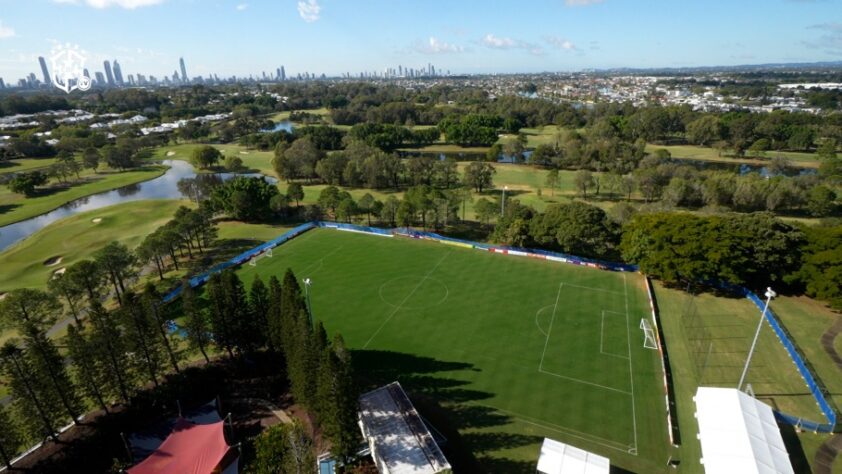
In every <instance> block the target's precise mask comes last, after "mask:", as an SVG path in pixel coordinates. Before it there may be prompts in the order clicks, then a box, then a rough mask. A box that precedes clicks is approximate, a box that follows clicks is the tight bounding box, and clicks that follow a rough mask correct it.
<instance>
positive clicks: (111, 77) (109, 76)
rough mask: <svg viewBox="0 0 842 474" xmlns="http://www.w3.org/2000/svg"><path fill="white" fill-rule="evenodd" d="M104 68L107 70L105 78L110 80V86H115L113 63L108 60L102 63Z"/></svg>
mask: <svg viewBox="0 0 842 474" xmlns="http://www.w3.org/2000/svg"><path fill="white" fill-rule="evenodd" d="M102 67H104V68H105V78H106V79H108V85H109V86H113V85H114V74H112V73H111V63H110V62H108V60H107V59H106V60H105V61H103V62H102Z"/></svg>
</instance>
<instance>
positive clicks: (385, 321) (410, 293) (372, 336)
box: [363, 252, 450, 349]
mask: <svg viewBox="0 0 842 474" xmlns="http://www.w3.org/2000/svg"><path fill="white" fill-rule="evenodd" d="M448 255H450V252H447V253H446V254H444V256H442V257H441V259H439V261H438V262H436V265H435V266H434V267H433V268H432V269H431V270H430V271H429V272H427V274H426V275H424V278H422V279H421V281H419V282H418V284H417V285H415V288H413V289H412V291H410V292H409V294H408V295H406V297H405V298H404V299H403V301H401V303H400V304H399V305H397V306H396V307H395V309H394V311H392V314H390V315H389V317H387V318H386V319H385V320H384V321H383V322H382V323H380V327H378V328H377V330H376V331H374V334H372V335H371V337H369V338H368V340H367V341H366V342H365V345H363V349H366V348H368V345H369V344H371V341H373V340H374V338H375V337H377V335H378V334H380V331H381V330H382V329H383V327H384V326H386V323H388V322H389V321H391V320H392V318H393V317H395V315H396V314H397V313H398V311H399V310H400V309H401V307H402V306H403V304H404V303H406V302H407V301H408V300H409V298H411V297H412V295H414V294H415V292H416V291H418V288H421V285H423V284H424V282H425V281H426V280H427V277H428V276H430V275H432V274H433V272H434V271H436V268H438V267H439V265H441V262H443V261H444V259H445V258H447V256H448Z"/></svg>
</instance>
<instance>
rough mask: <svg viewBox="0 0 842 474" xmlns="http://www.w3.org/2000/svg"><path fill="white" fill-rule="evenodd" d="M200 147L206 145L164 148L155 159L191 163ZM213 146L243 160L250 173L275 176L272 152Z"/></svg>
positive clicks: (235, 146)
mask: <svg viewBox="0 0 842 474" xmlns="http://www.w3.org/2000/svg"><path fill="white" fill-rule="evenodd" d="M200 146H205V145H204V144H201V143H184V144H181V145H171V146H163V147H160V148H158V149H156V150H155V154H154V157H155V159H156V160H183V161H186V162H188V163H189V162H190V158H191V156H192V155H193V150H195V149H196V148H198V147H200ZM211 146H213V147H214V148H216V149H217V150H219V151H220V152H221V153H222V155H223V156H224V157H227V156H237V157H239V158H240V159H242V160H243V166H245V167H246V168H248V169H249V170H250V171H253V172H259V173H263V174H266V175H269V176H275V171H274V170H273V169H272V157H273V156H274V153H273V152H271V151H260V150H255V149H249V148H246V147H244V146H241V145H211ZM222 164H224V158H223V162H222V163H220V165H222Z"/></svg>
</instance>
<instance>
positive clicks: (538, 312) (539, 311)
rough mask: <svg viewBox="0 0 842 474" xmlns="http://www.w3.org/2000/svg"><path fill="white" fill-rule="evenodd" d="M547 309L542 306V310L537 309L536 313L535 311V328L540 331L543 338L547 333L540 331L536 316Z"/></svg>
mask: <svg viewBox="0 0 842 474" xmlns="http://www.w3.org/2000/svg"><path fill="white" fill-rule="evenodd" d="M547 308H549V306H544V307H543V308H540V309H538V311H535V326H537V327H538V330H539V331H541V334H543V335H544V336H547V333H545V332H544V330H543V329H541V325H539V324H538V315H539V314H541V312H542V311H544V310H545V309H547ZM547 337H549V336H547Z"/></svg>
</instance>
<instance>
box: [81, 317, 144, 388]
mask: <svg viewBox="0 0 842 474" xmlns="http://www.w3.org/2000/svg"><path fill="white" fill-rule="evenodd" d="M88 315H89V317H90V321H91V329H92V331H91V344H92V345H93V346H94V347H95V348H96V349H97V351H96V356H97V357H96V358H97V366H98V368H99V370H100V371H101V372H102V374H103V377H104V380H105V385H104V387H105V390H104V392H105V393H106V394H107V395H109V396H112V397H115V398H116V397H120V398H121V399H122V400H123V401H124V402H126V403H128V401H129V393H130V391H131V389H132V387H133V382H134V371H133V370H132V365H131V361H130V359H129V357H128V350H127V344H126V340H125V337H124V335H123V332H122V330H121V328H120V327H119V325H118V321H117V318H116V317H114V315H113V314H111V313H109V312H108V311H107V310H106V309H105V308H103V307H102V305H101V304H99V303H98V302H93V304H92V305H91V309H90V311H89V312H88Z"/></svg>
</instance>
